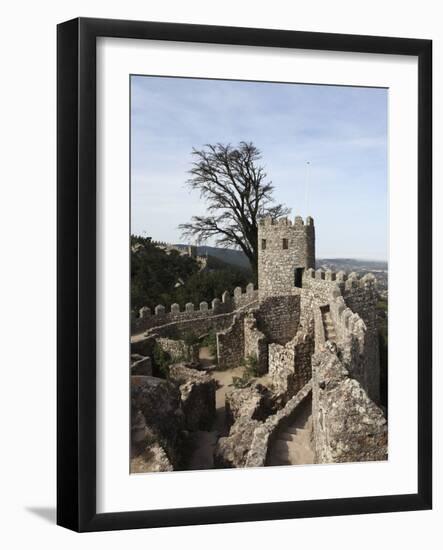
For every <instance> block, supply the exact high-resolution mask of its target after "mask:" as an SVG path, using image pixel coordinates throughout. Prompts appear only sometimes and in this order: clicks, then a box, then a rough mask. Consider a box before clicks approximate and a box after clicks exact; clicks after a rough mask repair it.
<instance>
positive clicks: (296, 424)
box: [266, 399, 314, 466]
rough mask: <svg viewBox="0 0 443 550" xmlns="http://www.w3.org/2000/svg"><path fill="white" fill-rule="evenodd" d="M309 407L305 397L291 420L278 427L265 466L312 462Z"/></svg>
mask: <svg viewBox="0 0 443 550" xmlns="http://www.w3.org/2000/svg"><path fill="white" fill-rule="evenodd" d="M311 408H312V403H311V400H310V399H307V400H306V401H305V403H303V404H302V405H300V408H299V410H298V411H297V415H296V417H295V418H294V419H293V420H292V422H291V423H289V424H288V425H287V426H284V427H282V428H280V430H279V431H278V432H277V434H276V436H275V437H274V440H273V442H272V443H271V446H270V448H269V451H268V456H267V459H266V466H284V465H289V464H313V463H314V450H313V447H312V442H311V437H312V416H311Z"/></svg>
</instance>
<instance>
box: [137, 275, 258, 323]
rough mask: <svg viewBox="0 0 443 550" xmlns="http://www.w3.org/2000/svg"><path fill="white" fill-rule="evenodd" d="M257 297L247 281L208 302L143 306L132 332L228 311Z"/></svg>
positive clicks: (256, 293)
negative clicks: (182, 306)
mask: <svg viewBox="0 0 443 550" xmlns="http://www.w3.org/2000/svg"><path fill="white" fill-rule="evenodd" d="M257 299H258V291H257V290H254V285H253V284H252V283H249V284H248V285H247V286H246V289H245V290H243V289H242V288H241V287H236V288H235V289H234V292H233V294H232V295H231V293H230V292H229V291H227V290H225V292H223V294H222V296H221V298H214V299H213V300H212V301H211V302H210V303H209V304H208V302H204V301H202V302H200V303H199V304H193V303H192V302H188V303H187V304H185V306H184V308H183V309H181V308H180V304H177V303H175V304H172V305H171V306H170V308H169V310H168V311H167V310H166V307H165V306H164V305H162V304H158V305H157V306H155V308H154V310H153V311H152V310H151V308H149V307H147V306H144V307H142V308H140V310H139V312H138V317H136V318H135V319H133V321H132V327H131V328H132V334H137V333H140V332H143V331H144V330H147V329H150V328H152V327H157V326H160V325H164V324H168V323H171V322H173V321H177V320H190V319H199V318H201V317H207V316H214V315H219V314H222V313H230V312H232V311H235V310H236V309H238V308H242V307H245V306H247V305H249V304H253V303H254V302H256V301H257Z"/></svg>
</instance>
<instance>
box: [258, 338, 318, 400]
mask: <svg viewBox="0 0 443 550" xmlns="http://www.w3.org/2000/svg"><path fill="white" fill-rule="evenodd" d="M268 349H269V376H270V378H271V379H272V383H273V386H274V390H275V391H276V393H278V394H280V395H284V396H285V398H290V397H292V396H293V395H295V394H296V393H297V392H298V391H299V390H300V389H301V388H302V387H303V386H304V385H305V384H307V383H308V382H309V380H310V379H311V356H312V354H313V352H314V338H313V336H312V333H311V334H308V333H304V332H298V333H297V335H296V336H295V337H294V338H293V339H292V340H291V341H290V342H288V343H287V344H286V345H284V346H282V345H280V344H269V347H268Z"/></svg>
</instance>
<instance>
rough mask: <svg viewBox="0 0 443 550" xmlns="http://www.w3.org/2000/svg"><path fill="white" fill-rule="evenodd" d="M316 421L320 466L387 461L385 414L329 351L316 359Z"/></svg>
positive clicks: (313, 372)
mask: <svg viewBox="0 0 443 550" xmlns="http://www.w3.org/2000/svg"><path fill="white" fill-rule="evenodd" d="M312 420H313V428H314V443H315V453H316V462H317V463H336V462H361V461H373V460H387V453H388V449H387V442H388V430H387V424H386V419H385V417H384V415H383V412H382V411H381V409H380V408H379V407H377V405H376V404H375V403H374V402H373V401H372V400H371V399H370V398H369V397H368V395H367V393H366V392H365V390H364V389H363V388H362V386H361V385H360V384H359V382H358V381H357V380H355V379H353V378H351V377H350V376H349V372H348V371H347V369H346V368H345V367H344V365H343V363H342V362H341V361H340V359H339V358H338V356H337V355H336V354H335V353H332V352H331V351H328V350H325V351H323V352H321V353H316V354H315V355H314V356H313V358H312Z"/></svg>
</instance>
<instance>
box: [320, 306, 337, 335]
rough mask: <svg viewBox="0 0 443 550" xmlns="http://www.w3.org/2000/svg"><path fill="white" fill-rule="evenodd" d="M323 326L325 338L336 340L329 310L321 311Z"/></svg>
mask: <svg viewBox="0 0 443 550" xmlns="http://www.w3.org/2000/svg"><path fill="white" fill-rule="evenodd" d="M322 319H323V327H324V330H325V338H326V340H334V341H335V340H336V338H337V335H336V333H335V327H334V323H333V322H332V318H331V314H330V312H329V311H326V312H323V313H322Z"/></svg>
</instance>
